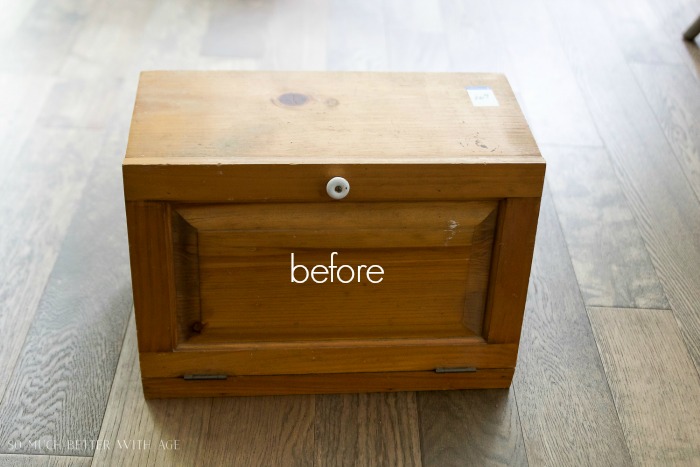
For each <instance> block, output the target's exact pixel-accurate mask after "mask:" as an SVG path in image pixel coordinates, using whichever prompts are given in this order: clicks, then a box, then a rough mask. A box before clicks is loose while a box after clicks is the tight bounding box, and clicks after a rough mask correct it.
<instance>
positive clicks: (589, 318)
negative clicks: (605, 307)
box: [545, 181, 668, 460]
mask: <svg viewBox="0 0 700 467" xmlns="http://www.w3.org/2000/svg"><path fill="white" fill-rule="evenodd" d="M546 183H547V182H546V181H545V184H546ZM547 190H548V191H549V193H550V196H553V194H552V191H551V189H549V185H547ZM552 208H553V211H554V218H555V220H556V222H557V225H558V226H559V230H560V231H561V232H562V237H564V248H565V249H566V256H567V258H566V259H567V260H568V261H569V262H570V263H572V260H571V253H570V252H569V245H568V244H567V243H566V237H565V236H564V231H563V230H562V227H561V222H560V220H559V213H558V212H557V206H556V203H554V199H553V198H552ZM645 247H646V245H645ZM571 269H572V270H573V271H574V277H576V270H575V269H574V267H573V263H572V264H571ZM576 289H577V291H578V295H579V298H580V300H581V303H582V304H583V308H584V309H585V311H586V320H587V322H588V327H589V329H590V331H591V335H592V336H593V341H594V342H595V346H596V355H597V356H598V363H599V365H600V368H601V370H602V371H603V375H604V376H605V385H606V387H607V388H608V394H609V395H610V400H611V401H612V402H613V406H614V407H615V415H616V416H617V423H618V425H619V427H620V430H621V432H622V434H623V435H624V437H625V447H626V448H627V456H628V458H629V459H630V460H631V459H632V451H631V450H630V446H629V441H628V439H627V435H626V434H625V427H624V426H623V424H622V419H621V418H620V412H619V410H618V408H617V404H615V396H614V394H613V391H612V388H611V387H610V380H609V379H608V374H607V372H606V371H605V365H603V356H602V355H601V354H600V346H599V345H598V341H597V340H596V338H595V332H594V330H593V324H592V323H591V316H590V315H589V314H588V307H587V306H586V302H585V300H584V298H583V293H582V292H581V285H580V284H579V283H578V277H577V278H576ZM665 293H666V291H664V294H665ZM667 301H668V300H667Z"/></svg>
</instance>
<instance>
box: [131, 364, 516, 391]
mask: <svg viewBox="0 0 700 467" xmlns="http://www.w3.org/2000/svg"><path fill="white" fill-rule="evenodd" d="M513 371H514V370H513V369H512V368H503V369H486V370H484V369H480V370H477V371H474V372H464V373H436V372H435V371H394V372H391V371H390V372H385V373H379V372H378V373H326V374H308V375H264V376H230V377H229V378H227V379H226V380H213V381H212V380H209V381H207V380H185V379H184V378H143V380H142V382H143V391H144V395H145V397H146V398H172V397H221V396H226V397H228V396H255V395H263V396H265V395H277V394H344V393H372V392H397V391H435V390H450V389H464V388H505V387H509V386H510V383H511V380H512V379H513Z"/></svg>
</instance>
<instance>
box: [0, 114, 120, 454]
mask: <svg viewBox="0 0 700 467" xmlns="http://www.w3.org/2000/svg"><path fill="white" fill-rule="evenodd" d="M124 142H125V141H124V133H123V128H118V129H115V131H114V133H111V134H110V135H109V137H108V138H107V139H106V140H105V142H104V144H103V145H101V146H100V145H95V146H94V147H92V148H90V149H91V150H92V151H94V152H95V153H99V154H100V155H101V156H102V157H101V158H100V159H98V162H97V163H96V164H95V167H94V170H93V171H92V172H91V174H90V176H89V179H90V181H89V183H88V186H87V187H86V189H85V192H84V194H83V198H82V200H81V202H80V205H79V207H78V209H77V211H76V212H75V216H74V218H73V221H72V222H71V224H70V226H69V227H68V230H67V233H66V239H65V241H64V242H63V245H62V247H61V251H60V254H59V255H58V258H57V259H56V263H55V266H54V268H53V271H52V272H51V276H50V277H49V280H48V283H47V284H46V288H45V290H44V293H43V296H42V298H41V301H40V303H39V305H38V308H37V311H36V317H35V320H34V321H33V323H32V327H31V328H30V330H29V332H28V335H27V339H26V341H25V343H24V346H23V348H22V352H21V354H20V355H19V358H18V360H17V365H16V368H15V370H14V374H13V377H12V379H11V380H10V384H9V386H8V388H7V392H6V393H5V397H4V399H3V400H2V404H0V418H1V419H2V420H3V423H2V426H0V446H2V447H1V448H0V450H2V452H7V444H8V441H9V440H12V439H34V440H42V441H55V442H57V443H58V444H59V446H60V447H59V449H56V450H51V449H46V445H45V444H43V445H42V446H40V447H39V448H34V447H33V446H31V445H27V446H25V447H23V449H22V450H21V451H20V452H23V453H35V454H36V453H44V454H57V453H60V454H65V455H79V456H80V455H88V456H89V455H91V454H92V451H91V449H90V447H89V445H88V446H87V447H86V446H84V445H80V444H77V445H75V444H74V445H73V446H71V444H70V443H68V440H77V439H96V438H97V434H98V432H99V429H100V424H101V422H102V415H103V413H104V408H105V406H106V397H107V395H108V394H109V389H110V386H111V380H112V376H113V374H114V371H115V368H116V364H117V360H118V356H119V350H120V347H121V342H122V339H123V335H124V330H125V328H126V324H127V317H128V313H129V310H130V309H131V293H130V289H129V282H128V281H129V272H128V260H127V254H126V253H127V252H126V248H127V243H126V232H125V229H124V215H123V205H122V203H121V202H120V201H119V200H120V198H121V196H122V192H121V187H120V185H119V179H118V177H115V175H116V174H118V171H115V169H117V167H118V162H117V161H118V160H119V157H120V155H119V152H120V150H123V145H124ZM64 163H65V160H64ZM117 170H118V169H117ZM47 349H50V351H47Z"/></svg>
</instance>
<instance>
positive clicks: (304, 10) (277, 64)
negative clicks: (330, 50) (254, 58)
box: [229, 0, 329, 70]
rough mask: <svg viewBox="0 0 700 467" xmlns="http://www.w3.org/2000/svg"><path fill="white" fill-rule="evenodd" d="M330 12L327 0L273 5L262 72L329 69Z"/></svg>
mask: <svg viewBox="0 0 700 467" xmlns="http://www.w3.org/2000/svg"><path fill="white" fill-rule="evenodd" d="M229 7H230V5H229ZM328 9H329V2H328V1H327V0H299V1H296V2H293V3H290V2H286V1H279V0H278V1H275V2H273V10H272V16H271V17H270V20H269V27H268V28H267V30H266V32H267V37H266V38H265V39H266V40H265V43H266V45H267V49H266V51H265V54H264V56H263V57H262V60H261V62H260V69H262V70H324V69H326V63H327V52H326V42H327V40H328V36H329V31H328V29H327V26H328V20H327V18H328Z"/></svg>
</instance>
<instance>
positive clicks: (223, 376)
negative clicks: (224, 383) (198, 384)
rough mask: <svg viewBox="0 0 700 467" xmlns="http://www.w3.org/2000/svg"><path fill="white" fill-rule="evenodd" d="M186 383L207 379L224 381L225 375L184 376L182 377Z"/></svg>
mask: <svg viewBox="0 0 700 467" xmlns="http://www.w3.org/2000/svg"><path fill="white" fill-rule="evenodd" d="M183 378H185V380H187V381H198V380H208V379H226V378H228V376H226V375H185V376H183Z"/></svg>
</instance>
